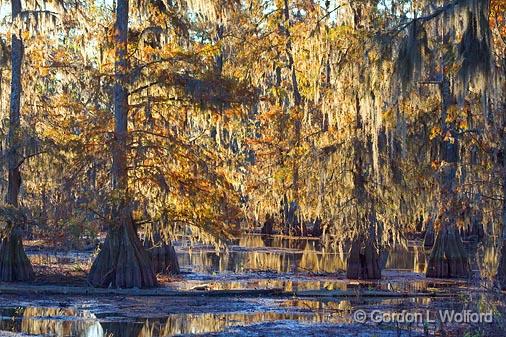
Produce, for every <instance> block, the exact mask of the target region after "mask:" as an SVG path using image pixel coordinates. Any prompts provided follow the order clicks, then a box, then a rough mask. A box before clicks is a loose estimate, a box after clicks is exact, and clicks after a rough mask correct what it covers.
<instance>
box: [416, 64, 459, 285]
mask: <svg viewBox="0 0 506 337" xmlns="http://www.w3.org/2000/svg"><path fill="white" fill-rule="evenodd" d="M442 69H444V67H443V68H442ZM439 90H440V93H441V130H442V135H444V137H440V138H441V139H439V145H440V146H439V159H440V160H441V164H440V166H439V169H438V172H437V180H438V185H439V190H440V194H441V199H440V205H441V207H440V210H439V214H438V217H437V219H436V221H435V223H434V227H435V228H436V229H437V231H436V233H437V234H436V238H435V241H434V246H433V247H432V251H431V254H430V257H429V260H428V262H427V271H426V276H427V277H435V278H463V277H468V276H469V261H468V257H467V253H466V251H465V249H464V245H463V244H462V239H461V237H460V233H459V231H458V229H457V227H456V223H457V214H459V209H461V208H462V204H461V202H460V201H459V198H458V191H457V188H456V185H457V179H456V177H457V168H458V166H459V163H460V156H459V150H460V145H459V143H460V142H459V133H458V131H457V127H456V125H455V122H449V123H448V122H447V115H448V108H449V106H450V105H451V104H452V103H455V99H454V98H453V96H452V94H451V89H450V80H449V79H448V76H447V75H446V74H445V73H444V72H443V74H442V80H441V82H440V83H439Z"/></svg>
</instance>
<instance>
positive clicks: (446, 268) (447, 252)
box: [426, 224, 470, 278]
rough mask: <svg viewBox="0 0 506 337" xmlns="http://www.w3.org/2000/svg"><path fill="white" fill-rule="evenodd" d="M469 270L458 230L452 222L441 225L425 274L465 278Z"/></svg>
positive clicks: (437, 276) (428, 275)
mask: <svg viewBox="0 0 506 337" xmlns="http://www.w3.org/2000/svg"><path fill="white" fill-rule="evenodd" d="M469 270H470V269H469V261H468V257H467V252H466V250H465V248H464V245H463V243H462V239H461V238H460V233H459V231H458V230H457V228H456V227H455V225H453V224H445V225H443V226H441V227H440V228H439V230H438V233H437V236H436V240H435V242H434V247H433V248H432V251H431V254H430V256H429V261H428V264H427V272H426V276H427V277H435V278H465V277H468V276H469Z"/></svg>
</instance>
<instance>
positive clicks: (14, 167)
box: [0, 0, 34, 282]
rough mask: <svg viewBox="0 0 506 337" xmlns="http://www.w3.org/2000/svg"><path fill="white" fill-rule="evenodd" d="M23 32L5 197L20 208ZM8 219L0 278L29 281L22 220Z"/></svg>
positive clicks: (16, 54)
mask: <svg viewBox="0 0 506 337" xmlns="http://www.w3.org/2000/svg"><path fill="white" fill-rule="evenodd" d="M11 10H12V17H13V19H14V18H16V17H17V16H18V15H19V14H20V13H21V1H20V0H12V1H11ZM18 34H19V32H16V31H15V32H14V34H13V35H12V50H11V64H12V76H11V97H10V111H9V134H8V143H9V150H8V153H7V165H8V187H7V195H6V198H5V201H6V204H7V205H10V206H12V207H14V208H18V199H19V190H20V188H21V172H20V170H19V166H20V158H19V147H20V144H19V139H18V132H19V127H20V124H21V121H20V120H21V117H20V116H21V93H22V91H23V87H22V83H21V67H22V64H23V41H22V40H21V37H20V36H18ZM7 222H8V226H7V228H8V233H7V235H5V236H4V237H3V238H2V241H1V243H0V281H2V282H13V281H29V280H31V279H33V276H34V274H33V269H32V265H31V263H30V260H29V259H28V257H27V256H26V254H25V250H24V248H23V241H22V236H21V230H20V228H19V226H20V223H19V221H17V220H15V219H10V220H8V221H7Z"/></svg>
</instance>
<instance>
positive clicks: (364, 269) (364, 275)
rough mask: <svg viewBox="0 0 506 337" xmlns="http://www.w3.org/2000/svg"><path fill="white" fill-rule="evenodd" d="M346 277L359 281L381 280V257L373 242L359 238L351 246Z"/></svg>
mask: <svg viewBox="0 0 506 337" xmlns="http://www.w3.org/2000/svg"><path fill="white" fill-rule="evenodd" d="M346 277H347V278H349V279H359V280H376V279H381V268H380V256H379V254H378V251H377V249H376V247H375V244H374V243H373V242H372V241H371V240H365V239H364V238H357V239H355V240H354V241H353V242H352V244H351V249H350V254H349V257H348V260H347V262H346Z"/></svg>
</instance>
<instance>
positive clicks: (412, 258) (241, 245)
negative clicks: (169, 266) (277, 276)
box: [177, 235, 426, 273]
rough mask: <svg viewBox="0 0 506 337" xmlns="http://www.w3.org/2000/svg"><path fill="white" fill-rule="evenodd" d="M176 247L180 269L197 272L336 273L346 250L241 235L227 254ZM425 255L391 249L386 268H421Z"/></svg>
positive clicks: (342, 265) (305, 240)
mask: <svg viewBox="0 0 506 337" xmlns="http://www.w3.org/2000/svg"><path fill="white" fill-rule="evenodd" d="M177 248H178V258H179V264H180V266H181V268H183V270H186V271H190V272H197V273H225V272H232V273H244V272H266V271H271V272H277V273H294V272H312V273H337V272H342V271H344V270H346V256H345V255H346V254H344V252H343V250H345V249H343V248H341V250H339V249H337V248H336V249H334V250H329V249H324V248H323V247H322V245H321V244H320V242H319V240H317V239H314V238H293V237H292V238H290V237H284V236H265V235H243V236H242V237H241V238H240V239H239V240H237V241H236V242H235V243H234V244H233V245H231V246H230V247H229V251H228V252H224V251H222V252H215V251H214V250H212V249H210V248H206V247H204V248H200V249H189V248H188V247H185V246H179V247H177ZM416 248H419V247H416ZM417 254H418V255H417ZM425 254H426V253H425V252H424V251H423V249H421V250H415V247H409V248H408V249H405V248H395V249H392V250H390V252H389V255H388V259H387V262H386V268H387V269H398V270H410V271H413V270H415V269H417V268H420V265H422V266H423V265H424V263H425V262H424V261H425V258H424V257H423V258H422V256H423V255H425ZM418 270H419V269H418Z"/></svg>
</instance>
